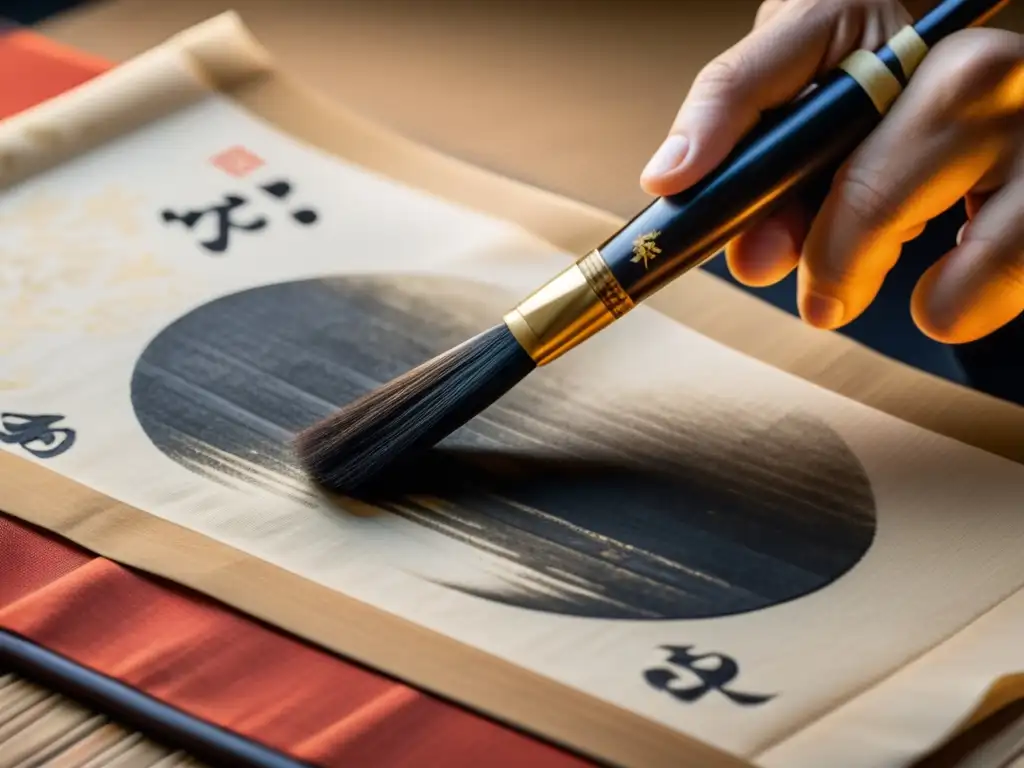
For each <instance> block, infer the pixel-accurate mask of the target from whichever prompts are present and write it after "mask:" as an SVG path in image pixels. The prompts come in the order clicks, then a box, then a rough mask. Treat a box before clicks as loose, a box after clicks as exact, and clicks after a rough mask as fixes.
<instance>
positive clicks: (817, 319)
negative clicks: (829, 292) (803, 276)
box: [803, 292, 846, 329]
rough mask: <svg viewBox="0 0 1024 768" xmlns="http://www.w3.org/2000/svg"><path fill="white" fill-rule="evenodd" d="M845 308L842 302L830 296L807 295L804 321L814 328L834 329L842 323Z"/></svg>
mask: <svg viewBox="0 0 1024 768" xmlns="http://www.w3.org/2000/svg"><path fill="white" fill-rule="evenodd" d="M845 313H846V307H844V306H843V302H841V301H840V300H839V299H836V298H833V297H832V296H823V295H821V294H820V293H813V292H812V293H809V294H808V295H807V299H806V300H805V301H804V311H803V316H804V320H806V321H807V322H808V323H810V324H811V325H813V326H814V327H815V328H826V329H830V328H835V327H836V326H837V325H839V324H840V323H842V322H843V315H844V314H845Z"/></svg>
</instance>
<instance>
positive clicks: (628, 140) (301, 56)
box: [0, 0, 1024, 216]
mask: <svg viewBox="0 0 1024 768" xmlns="http://www.w3.org/2000/svg"><path fill="white" fill-rule="evenodd" d="M757 5H758V2H756V0H675V1H673V0H660V1H659V0H618V1H616V0H476V1H474V0H234V2H231V1H230V0H165V1H161V0H100V1H96V0H94V1H92V2H85V3H78V4H76V3H70V2H67V0H25V1H23V2H9V1H7V2H0V13H4V14H5V15H7V16H11V17H15V18H18V17H19V14H20V17H21V19H24V20H25V22H35V21H38V20H39V19H42V21H41V23H40V28H41V29H42V30H43V31H45V32H46V34H48V35H49V36H51V37H53V38H55V39H57V40H59V41H61V42H66V43H70V44H73V45H75V46H78V47H81V48H84V49H86V50H88V51H91V52H93V53H96V54H100V55H103V56H106V57H110V58H113V59H118V60H120V59H124V58H126V57H129V56H132V55H134V54H136V53H139V52H141V51H143V50H145V49H146V48H148V47H150V46H152V45H155V44H157V43H159V42H160V41H162V40H163V39H164V38H166V37H167V36H168V35H171V34H173V33H174V32H176V31H178V30H180V29H184V28H185V27H188V26H190V25H192V24H195V23H197V22H199V21H202V20H203V19H205V18H208V17H211V16H214V15H216V14H217V13H220V12H221V11H224V10H228V9H234V10H236V11H238V12H239V13H240V14H241V15H242V18H243V19H244V21H245V23H246V24H247V25H248V26H249V27H250V28H251V29H252V30H253V31H254V32H255V34H256V35H257V36H258V37H259V38H260V40H261V41H262V42H263V43H264V44H266V45H267V46H268V47H269V48H270V49H271V50H272V51H273V52H274V53H275V55H276V56H277V57H278V58H279V60H280V61H282V62H283V64H284V65H285V66H286V67H287V68H288V69H290V70H291V71H292V72H294V73H295V74H296V75H297V76H298V77H299V78H300V79H302V80H303V81H305V82H306V83H308V84H310V85H313V86H315V87H316V88H318V89H320V90H322V91H324V92H326V93H327V94H329V95H331V96H333V97H335V98H337V99H338V100H341V101H343V102H345V103H346V104H348V105H350V106H351V107H353V108H354V109H356V110H358V111H360V112H362V113H364V114H367V115H369V116H371V117H374V118H376V119H378V120H380V121H382V122H384V123H386V124H387V125H389V126H391V127H393V128H395V129H397V130H399V131H400V132H401V133H403V134H405V135H407V136H409V137H410V138H413V139H416V140H419V141H422V142H424V143H426V144H428V145H430V146H433V147H435V148H438V149H440V150H442V151H444V152H447V153H449V154H452V155H455V156H457V157H460V158H463V159H465V160H468V161H470V162H473V163H476V164H479V165H483V166H485V167H488V168H491V169H493V170H496V171H498V172H500V173H503V174H506V175H509V176H512V177H515V178H518V179H521V180H524V181H527V182H530V183H533V184H536V185H538V186H541V187H544V188H546V189H551V190H554V191H556V192H559V193H563V194H567V195H569V196H571V197H574V198H576V199H580V200H583V201H585V202H588V203H591V204H594V205H597V206H600V207H602V208H606V209H609V210H611V211H613V212H615V213H617V214H620V215H622V216H628V215H631V214H632V213H633V212H635V210H636V209H637V207H638V206H642V205H644V203H645V200H646V197H645V196H644V195H643V193H642V192H641V191H640V189H639V187H638V185H637V178H638V176H639V173H640V170H641V168H642V167H643V165H644V163H645V162H646V160H647V157H648V155H649V154H650V152H651V151H653V149H654V148H655V147H656V146H657V145H658V143H659V141H660V140H661V138H662V137H663V134H664V132H665V130H666V129H667V127H668V124H669V123H670V121H671V119H672V117H673V115H674V113H675V110H676V108H677V107H678V105H679V102H680V100H681V99H682V97H683V95H684V94H685V92H686V89H687V86H688V84H689V83H690V81H691V80H692V79H693V77H694V75H695V74H696V73H697V71H698V70H699V69H700V67H701V65H702V64H703V63H705V62H706V61H707V60H708V59H710V58H712V57H713V56H714V55H715V54H717V53H718V52H720V51H722V50H723V49H724V48H726V47H728V46H729V45H730V44H731V43H732V42H733V41H735V40H736V39H738V38H739V37H741V36H742V35H743V34H744V33H745V32H746V31H747V30H748V29H749V28H750V25H751V23H752V21H753V18H754V13H755V10H756V8H757ZM62 6H65V7H69V10H64V11H63V12H62V13H56V12H57V11H59V10H60V9H61V7H62ZM48 14H55V15H49V16H48ZM1022 21H1024V13H1022V12H1021V8H1020V4H1019V3H1018V4H1017V7H1016V8H1012V9H1010V10H1008V11H1004V12H1003V14H1002V17H1001V18H1000V19H999V20H998V23H1001V24H1012V25H1016V26H1017V28H1019V29H1024V23H1022Z"/></svg>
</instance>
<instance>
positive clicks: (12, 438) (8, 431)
mask: <svg viewBox="0 0 1024 768" xmlns="http://www.w3.org/2000/svg"><path fill="white" fill-rule="evenodd" d="M63 419H64V417H63V416H56V415H44V416H28V415H26V414H23V413H3V414H0V443H7V444H8V445H20V446H21V447H22V448H24V449H25V450H26V451H28V452H29V453H31V454H32V455H33V456H36V457H37V458H40V459H52V458H54V457H55V456H60V455H61V454H62V453H64V452H65V451H67V450H68V449H69V448H71V446H72V445H74V444H75V430H73V429H68V428H67V427H54V426H53V425H54V424H56V423H57V422H58V421H62V420H63Z"/></svg>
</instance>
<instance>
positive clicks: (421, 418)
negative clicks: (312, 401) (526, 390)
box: [296, 324, 536, 493]
mask: <svg viewBox="0 0 1024 768" xmlns="http://www.w3.org/2000/svg"><path fill="white" fill-rule="evenodd" d="M535 367H536V364H535V363H534V361H533V360H532V359H531V358H530V356H529V355H528V354H526V352H525V351H524V350H523V348H522V347H521V346H520V345H519V342H517V341H516V339H515V337H514V336H513V335H512V333H511V332H510V331H509V330H508V328H507V327H506V326H505V325H504V324H502V325H497V326H495V327H494V328H491V329H490V330H489V331H485V332H484V333H481V334H480V335H478V336H476V337H474V338H472V339H470V340H469V341H466V342H464V343H462V344H460V345H459V346H457V347H455V348H454V349H450V350H448V351H447V352H445V353H444V354H441V355H438V356H437V357H435V358H434V359H433V360H429V361H428V362H426V363H423V364H422V365H420V366H418V367H417V368H414V369H413V370H411V371H409V372H408V373H406V374H404V375H402V376H400V377H399V378H397V379H395V380H393V381H391V382H390V383H388V384H385V385H384V386H382V387H381V388H379V389H377V390H375V391H373V392H370V393H369V394H367V395H364V396H363V397H361V398H359V399H358V400H355V401H354V402H352V403H351V404H349V405H348V406H346V407H345V408H343V409H342V410H340V411H339V412H338V413H336V414H334V415H333V416H331V417H330V418H327V419H325V420H324V421H322V422H320V423H318V424H315V425H314V426H312V427H310V428H309V429H307V430H305V431H304V432H302V433H301V434H299V436H298V437H297V439H296V448H297V451H298V455H299V460H300V461H301V462H302V463H303V465H304V466H305V468H306V470H307V471H308V472H309V474H310V475H312V477H313V478H314V479H315V480H316V481H317V482H318V483H320V484H321V485H323V486H324V487H325V488H328V489H330V490H332V491H336V492H338V493H353V492H356V491H358V490H361V489H365V488H367V487H369V486H371V485H372V484H373V483H374V481H375V480H377V479H379V478H380V477H381V476H382V475H383V474H384V473H386V472H387V471H388V470H391V469H394V468H395V466H396V465H397V464H399V463H404V462H405V461H406V460H408V459H411V458H414V456H415V454H416V453H417V452H419V451H421V450H423V449H426V448H429V447H431V446H432V445H434V444H435V443H438V442H440V441H441V440H443V439H444V438H445V437H447V436H448V435H449V434H451V433H452V432H454V431H455V430H456V429H458V428H459V427H461V426H462V425H463V424H465V423H466V422H467V421H469V420H470V419H472V418H473V417H474V416H476V415H477V414H478V413H480V412H481V411H482V410H484V409H485V408H487V407H488V406H489V405H491V404H492V403H493V402H494V401H495V400H497V399H498V398H499V397H501V396H502V395H504V394H505V393H506V392H508V390H510V389H511V388H512V387H514V386H515V385H516V384H518V383H519V382H520V381H522V379H523V378H525V377H526V376H527V375H528V374H529V373H530V372H531V371H532V370H533V369H534V368H535Z"/></svg>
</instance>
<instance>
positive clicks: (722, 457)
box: [0, 95, 1024, 765]
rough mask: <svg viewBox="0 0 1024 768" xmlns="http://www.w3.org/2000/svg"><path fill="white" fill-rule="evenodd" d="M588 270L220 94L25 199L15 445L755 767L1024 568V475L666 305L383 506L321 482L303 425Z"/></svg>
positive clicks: (101, 152)
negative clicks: (305, 453)
mask: <svg viewBox="0 0 1024 768" xmlns="http://www.w3.org/2000/svg"><path fill="white" fill-rule="evenodd" d="M575 255H576V254H569V253H566V252H563V251H560V250H559V249H557V248H556V247H554V246H553V245H551V244H549V243H547V242H545V241H544V240H541V239H539V238H537V237H536V236H534V235H532V234H530V233H528V232H526V231H524V230H522V229H520V228H518V227H516V226H514V225H512V224H510V223H508V222H506V221H503V220H499V219H496V218H492V217H490V216H486V215H484V214H481V213H478V212H475V211H472V210H470V209H468V208H464V207H460V206H457V205H455V204H453V203H450V202H447V201H444V200H442V199H440V198H437V197H433V196H430V195H427V194H425V193H423V192H420V191H416V190H413V189H411V188H408V187H404V186H402V185H400V184H398V183H396V182H395V181H392V180H389V179H386V178H384V177H382V176H378V175H376V174H374V173H372V172H370V171H368V170H366V169H364V168H360V167H358V166H355V165H353V164H350V163H348V162H346V161H344V160H342V159H340V158H337V157H333V156H331V155H328V154H326V153H324V152H321V151H319V150H317V149H314V148H312V147H310V146H306V145H303V144H301V143H299V142H298V141H296V140H295V139H293V138H292V137H290V136H288V135H286V134H284V133H282V132H280V131H278V130H277V129H275V128H273V127H271V126H270V125H269V124H267V123H264V122H262V121H261V120H260V119H258V118H256V117H255V116H253V115H252V114H249V113H247V112H245V111H243V110H242V109H241V108H240V107H239V106H237V105H236V104H234V103H233V102H232V101H230V100H229V99H227V98H225V97H223V96H219V95H210V96H208V97H206V98H203V99H201V100H199V101H197V102H196V103H194V104H192V105H191V106H187V107H184V108H181V109H179V110H177V111H176V112H174V113H173V114H170V115H168V116H166V117H163V118H162V119H161V120H159V121H157V122H154V123H151V124H148V125H145V126H142V127H140V128H138V129H136V130H135V131H134V132H132V133H130V134H128V135H125V136H122V137H120V138H118V139H115V140H111V141H109V142H108V143H106V144H104V145H103V146H101V147H99V148H97V149H94V150H93V151H91V152H89V153H87V154H83V155H81V156H79V157H77V158H75V159H72V160H69V161H67V162H65V163H63V164H62V165H60V166H59V167H56V168H53V169H51V170H49V171H47V172H45V173H40V174H38V175H36V176H33V177H32V178H29V179H27V180H26V181H24V182H23V183H21V184H20V185H18V186H16V187H13V188H11V189H9V190H7V191H6V192H5V193H4V194H3V196H2V198H0V269H2V271H3V275H4V277H3V280H2V281H0V298H2V300H3V304H4V306H5V308H6V314H5V321H4V324H3V326H2V327H0V445H2V448H3V450H4V451H8V452H11V453H13V454H15V455H18V456H20V457H23V458H25V459H27V460H29V461H31V462H33V463H36V464H40V465H43V466H45V467H47V468H48V469H50V470H52V471H54V472H56V473H57V474H59V475H63V476H66V477H68V478H71V479H73V480H75V481H77V482H79V483H82V484H84V485H86V486H89V487H91V488H94V489H96V490H97V491H99V492H101V493H103V494H105V495H107V496H109V497H111V498H113V499H115V500H118V501H121V502H124V503H126V504H129V505H132V506H133V507H136V508H138V509H140V510H143V511H145V512H147V513H149V514H151V515H154V516H157V517H159V518H162V519H165V520H169V521H172V522H174V523H176V524H177V525H180V526H183V527H185V528H187V529H189V530H191V531H195V532H198V533H200V534H202V535H203V536H206V537H209V538H212V539H214V540H216V541H219V542H223V543H225V544H229V545H230V546H232V547H234V548H235V549H237V550H239V551H241V552H243V553H245V554H246V555H248V556H251V557H254V558H258V559H259V560H261V561H264V562H266V563H270V564H273V565H275V566H278V567H280V568H282V569H284V570H286V571H289V572H292V573H295V574H298V575H300V576H302V577H304V578H306V579H308V580H310V581H312V582H315V583H317V584H319V585H322V586H324V587H326V588H329V589H330V590H334V591H336V592H338V593H341V594H344V595H347V596H350V597H352V598H355V599H356V600H359V601H361V602H364V603H367V604H369V605H372V606H374V607H376V608H378V609H380V610H381V611H384V612H387V613H389V614H393V615H396V616H400V617H402V618H403V619H406V620H408V621H409V622H411V623H413V624H415V625H419V626H421V627H425V628H427V629H429V630H432V631H434V632H436V633H439V634H441V635H443V636H445V637H448V638H451V639H452V640H454V641H457V642H459V643H463V644H465V645H467V646H470V647H473V648H476V649H479V650H482V651H484V652H486V653H487V654H491V655H493V656H495V657H498V658H501V659H503V660H505V661H508V662H511V663H512V664H514V665H516V666H518V667H520V668H522V669H524V670H528V671H529V672H532V673H536V674H538V675H540V676H542V677H544V678H550V679H552V680H555V681H557V682H559V683H561V684H564V685H566V686H569V687H571V688H573V689H576V690H578V691H581V692H583V693H585V694H586V695H588V696H590V697H594V698H596V699H600V700H604V701H608V702H611V703H614V704H615V705H617V706H619V707H621V708H623V709H625V710H628V711H630V712H633V713H635V714H637V715H639V716H641V717H643V718H646V719H648V720H650V721H653V722H657V723H661V724H663V725H665V726H667V727H669V728H671V729H674V730H676V731H678V732H679V733H680V734H686V735H688V736H691V737H693V738H696V739H698V740H700V741H703V742H706V743H708V744H711V745H714V746H716V747H719V748H721V749H723V750H726V751H728V752H732V753H735V754H738V755H741V756H743V757H747V758H753V759H756V758H759V756H762V755H763V756H764V757H765V761H766V762H765V764H770V763H771V760H772V759H773V758H772V755H773V754H774V753H773V752H772V750H773V748H776V747H779V745H780V744H781V745H785V743H786V742H787V740H789V739H790V737H791V736H793V735H794V734H797V733H799V732H800V731H801V730H802V729H804V728H806V727H807V726H809V725H810V724H811V723H813V722H814V721H816V720H819V719H820V718H823V717H825V716H826V715H828V714H829V713H833V712H836V711H838V708H840V707H842V706H843V705H844V704H845V703H847V702H848V701H850V700H851V699H853V698H855V697H856V696H857V695H858V694H860V693H862V692H864V691H866V690H869V689H871V688H872V687H873V686H876V685H878V684H879V683H881V682H882V681H883V680H885V678H887V677H889V676H890V675H892V674H893V673H895V672H897V671H898V670H899V669H900V668H901V667H903V666H904V665H906V664H908V663H909V662H911V661H913V660H914V659H916V658H917V657H920V656H921V655H922V654H926V653H927V652H928V651H930V650H931V649H932V648H933V647H935V646H937V645H941V644H942V643H943V642H944V641H946V640H947V639H948V638H950V637H951V636H953V635H955V634H956V633H957V632H958V631H959V630H961V629H962V628H963V627H965V626H966V625H968V624H969V623H970V622H971V621H972V620H974V619H975V618H976V617H977V616H979V615H980V614H982V613H984V612H985V611H987V610H988V609H990V608H992V607H994V606H996V605H997V604H998V603H999V602H1000V601H1002V600H1004V599H1005V598H1007V597H1009V596H1012V595H1014V593H1015V592H1016V591H1017V590H1018V589H1019V588H1020V586H1021V584H1022V582H1024V563H1022V562H1021V560H1020V558H1019V553H1018V552H1017V551H1016V547H1013V546H1009V545H1008V542H1013V541H1016V540H1019V537H1021V536H1022V535H1024V516H1022V515H1020V514H1019V512H1020V502H1019V499H1020V498H1022V494H1024V467H1022V466H1020V465H1017V464H1014V463H1012V462H1010V461H1008V460H1005V459H1002V458H998V457H995V456H993V455H991V454H987V453H985V452H983V451H980V450H978V449H975V448H971V447H968V446H965V445H963V444H960V443H956V442H954V441H952V440H949V439H947V438H944V437H940V436H938V435H935V434H932V433H930V432H927V431H925V430H923V429H920V428H918V427H915V426H912V425H910V424H908V423H905V422H902V421H899V420H897V419H894V418H892V417H890V416H886V415H884V414H881V413H879V412H876V411H873V410H871V409H869V408H867V407H865V406H862V405H860V404H857V403H855V402H852V401H850V400H846V399H844V398H841V397H839V396H837V395H834V394H832V393H830V392H827V391H825V390H823V389H820V388H817V387H815V386H812V385H810V384H808V383H807V382H805V381H803V380H800V379H797V378H796V377H793V376H790V375H788V374H785V373H783V372H781V371H779V370H776V369H773V368H771V367H769V366H766V365H764V364H762V363H760V362H757V361H754V360H752V359H750V358H747V357H745V356H743V355H740V354H738V353H737V352H734V351H732V350H731V349H729V348H726V347H724V346H722V345H719V344H717V343H716V342H713V341H711V340H710V339H708V338H706V337H704V336H702V335H700V334H698V333H696V332H694V331H692V330H690V329H688V328H686V327H684V326H682V325H680V324H678V323H676V322H673V321H671V320H670V319H668V318H666V317H664V316H663V315H660V314H658V313H656V312H654V311H652V310H649V309H647V308H643V307H641V308H639V309H637V310H635V311H634V312H633V313H631V314H630V315H628V316H627V317H626V318H624V319H623V320H621V321H619V322H618V323H616V324H615V325H613V326H612V327H610V328H609V329H607V330H606V331H604V332H602V334H600V336H599V337H597V338H595V339H592V340H591V341H589V342H588V343H587V344H585V345H583V346H582V347H580V348H578V349H576V350H574V351H573V352H571V353H570V354H569V355H567V356H566V357H564V358H562V359H561V360H559V361H558V362H557V363H556V364H554V365H552V366H550V367H546V368H544V369H540V370H538V371H536V372H535V373H534V374H532V375H531V376H530V377H529V378H528V379H527V380H526V381H524V382H523V383H522V384H521V385H520V386H519V387H517V388H516V389H515V390H513V391H512V392H510V393H509V394H508V395H507V396H506V397H505V398H503V399H502V400H501V401H499V402H498V403H497V404H495V405H494V406H493V407H491V408H490V409H488V410H487V411H486V412H484V413H483V414H482V415H481V416H480V417H478V418H477V419H475V420H474V421H472V422H471V423H470V424H468V425H467V426H466V427H465V428H464V429H462V430H460V431H458V432H457V433H456V434H454V435H453V436H452V437H451V438H450V439H448V440H446V441H445V442H444V443H443V444H442V445H441V446H439V448H438V449H437V450H436V451H434V452H432V453H431V454H430V455H429V456H428V457H426V458H425V459H424V461H423V463H422V465H421V466H420V468H419V470H418V471H416V472H410V473H409V475H408V476H406V477H403V478H402V479H401V480H402V486H401V487H400V488H396V491H397V493H396V497H395V499H394V500H392V501H389V502H386V503H382V504H381V505H379V506H375V507H373V508H370V507H367V506H366V505H364V504H356V503H355V502H350V501H347V500H343V499H342V500H338V499H326V498H324V497H323V496H322V495H321V494H319V493H318V492H317V491H316V490H315V489H314V488H313V487H312V486H311V485H310V483H309V481H308V480H307V479H306V477H305V476H304V475H303V473H302V471H301V469H300V468H299V467H298V465H297V463H296V461H295V458H294V456H293V455H292V451H291V448H290V445H289V442H290V440H291V438H292V437H293V436H294V434H295V433H296V432H297V431H298V430H300V429H302V428H303V427H305V426H307V425H309V424H310V423H312V422H314V421H316V420H318V419H320V418H322V417H324V416H327V415H328V414H330V413H331V412H332V411H333V410H334V409H336V408H337V407H339V406H341V405H343V404H345V403H346V402H348V401H349V400H351V399H352V398H354V397H356V396H358V395H359V394H361V393H363V392H365V391H367V390H369V389H371V388H373V387H375V386H377V385H379V384H382V383H384V382H386V381H388V380H390V379H391V378H392V377H394V376H395V375H397V374H399V373H401V372H403V371H405V370H406V369H408V368H409V367H411V366H413V365H415V364H417V363H419V362H421V361H423V360H425V359H427V358H429V357H431V356H433V355H434V354H437V353H438V352H441V351H443V350H445V349H448V348H449V347H451V346H453V345H454V344H457V343H459V342H461V341H463V340H465V339H466V338H468V337H470V336H472V335H473V334H475V333H477V332H479V331H481V330H484V329H486V328H487V327H489V326H491V325H493V324H495V323H496V322H499V321H500V318H501V315H502V313H503V312H504V311H505V310H506V309H508V308H509V307H510V306H512V305H513V304H515V302H516V301H517V300H518V299H519V298H521V297H522V296H523V295H525V294H526V293H527V292H528V291H530V290H532V289H533V288H535V287H536V286H538V285H539V284H541V283H543V282H544V281H546V280H547V279H548V278H549V277H550V276H552V275H553V274H554V273H555V272H556V271H558V270H560V269H562V268H564V266H565V265H566V264H567V263H569V260H570V259H571V258H574V257H575ZM192 556H193V553H191V552H190V551H182V552H181V568H182V569H183V570H197V569H201V568H202V567H203V563H201V562H197V561H191V560H190V557H192ZM252 588H253V589H254V590H256V589H261V588H262V587H261V585H259V584H253V586H252ZM410 652H414V651H410ZM1006 663H1007V664H1011V663H1013V662H1012V661H1011V660H1010V659H1009V658H1007V661H1006ZM470 673H471V672H470V671H468V670H467V674H470ZM971 703H972V702H971V701H968V700H966V698H965V699H964V700H963V701H962V706H963V711H964V712H966V711H967V710H968V709H969V707H970V705H971ZM945 712H946V717H947V721H946V723H947V726H952V724H953V723H954V721H955V717H954V716H951V715H949V710H948V708H947V710H945ZM822 722H825V721H824V720H822ZM944 727H945V726H944ZM933 732H934V728H933ZM889 757H891V754H890V755H889ZM786 764H788V765H792V764H797V763H793V762H787V763H786ZM800 764H807V765H811V764H814V763H813V762H806V763H800ZM818 764H820V763H818Z"/></svg>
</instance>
